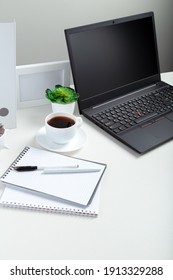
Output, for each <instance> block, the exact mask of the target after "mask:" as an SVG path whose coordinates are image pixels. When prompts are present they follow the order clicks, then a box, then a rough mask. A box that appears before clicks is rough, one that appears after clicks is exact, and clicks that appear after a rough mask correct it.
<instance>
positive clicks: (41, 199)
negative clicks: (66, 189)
mask: <svg viewBox="0 0 173 280" xmlns="http://www.w3.org/2000/svg"><path fill="white" fill-rule="evenodd" d="M99 202H100V186H99V187H98V188H97V190H96V192H95V194H94V196H93V199H92V200H91V203H89V204H88V205H87V206H86V207H77V206H74V205H70V204H68V203H64V202H62V201H58V200H57V199H50V198H47V197H45V196H44V195H43V194H42V195H40V194H39V195H38V194H37V193H34V192H33V191H29V190H27V189H19V188H18V187H16V186H10V185H8V184H6V186H5V190H4V192H3V194H2V196H1V198H0V205H2V206H3V207H10V208H18V209H27V210H36V211H43V212H48V213H61V214H74V215H82V216H90V217H96V216H97V215H98V214H99Z"/></svg>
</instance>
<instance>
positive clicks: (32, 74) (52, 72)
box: [16, 60, 70, 108]
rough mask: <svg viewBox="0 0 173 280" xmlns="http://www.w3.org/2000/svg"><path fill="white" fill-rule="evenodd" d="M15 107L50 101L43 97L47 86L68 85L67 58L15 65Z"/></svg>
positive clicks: (42, 103)
mask: <svg viewBox="0 0 173 280" xmlns="http://www.w3.org/2000/svg"><path fill="white" fill-rule="evenodd" d="M16 76H17V77H16V79H17V81H16V82H17V85H16V88H17V108H24V107H32V106H39V105H45V104H48V103H50V101H49V100H48V99H46V97H45V91H46V89H47V88H50V89H52V88H54V86H55V85H57V84H60V85H63V86H70V63H69V61H68V60H63V61H55V62H46V63H38V64H30V65H21V66H16Z"/></svg>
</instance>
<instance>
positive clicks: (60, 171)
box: [43, 168, 100, 174]
mask: <svg viewBox="0 0 173 280" xmlns="http://www.w3.org/2000/svg"><path fill="white" fill-rule="evenodd" d="M99 171H100V169H94V168H92V169H91V168H72V169H70V168H69V169H68V168H67V169H65V168H64V169H55V168H53V169H51V168H45V169H43V173H44V174H65V173H91V172H99Z"/></svg>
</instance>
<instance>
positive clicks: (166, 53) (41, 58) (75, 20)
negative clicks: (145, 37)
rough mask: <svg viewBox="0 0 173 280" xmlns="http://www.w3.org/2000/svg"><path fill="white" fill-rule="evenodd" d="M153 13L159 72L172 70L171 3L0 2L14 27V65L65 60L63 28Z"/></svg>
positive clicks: (2, 15) (0, 13) (2, 18)
mask: <svg viewBox="0 0 173 280" xmlns="http://www.w3.org/2000/svg"><path fill="white" fill-rule="evenodd" d="M148 11H154V13H155V21H156V32H157V40H158V48H159V56H160V67H161V71H162V72H167V71H173V16H172V11H173V0H0V22H6V21H13V20H14V19H15V21H16V26H17V65H23V64H32V63H40V62H49V61H57V60H64V59H68V55H67V49H66V44H65V37H64V29H65V28H69V27H74V26H79V25H84V24H88V23H94V22H98V21H103V20H109V19H113V18H117V17H123V16H127V15H133V14H137V13H143V12H148Z"/></svg>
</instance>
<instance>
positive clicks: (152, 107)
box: [92, 86, 173, 134]
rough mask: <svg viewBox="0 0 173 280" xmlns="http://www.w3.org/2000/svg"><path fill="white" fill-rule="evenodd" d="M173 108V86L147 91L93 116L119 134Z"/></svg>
mask: <svg viewBox="0 0 173 280" xmlns="http://www.w3.org/2000/svg"><path fill="white" fill-rule="evenodd" d="M172 110H173V87H172V86H166V87H164V88H162V89H159V90H156V91H153V92H150V93H147V94H145V95H143V96H140V97H137V98H135V99H133V100H129V101H127V102H125V103H122V104H119V105H117V106H113V107H111V108H109V109H106V110H104V111H102V112H99V113H97V114H94V115H93V116H92V117H93V118H94V119H95V121H96V122H97V123H98V125H99V123H100V124H102V126H105V127H107V128H108V129H109V130H111V131H113V132H114V133H115V134H118V133H120V132H122V131H125V130H127V129H129V128H131V127H134V126H136V125H139V124H142V123H143V122H145V121H149V120H150V119H151V118H153V117H159V116H162V115H164V114H166V113H167V112H170V111H172Z"/></svg>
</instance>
